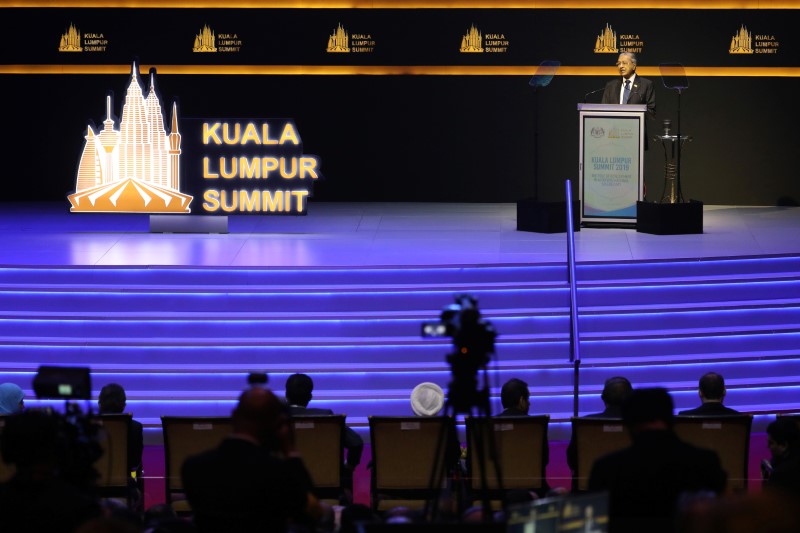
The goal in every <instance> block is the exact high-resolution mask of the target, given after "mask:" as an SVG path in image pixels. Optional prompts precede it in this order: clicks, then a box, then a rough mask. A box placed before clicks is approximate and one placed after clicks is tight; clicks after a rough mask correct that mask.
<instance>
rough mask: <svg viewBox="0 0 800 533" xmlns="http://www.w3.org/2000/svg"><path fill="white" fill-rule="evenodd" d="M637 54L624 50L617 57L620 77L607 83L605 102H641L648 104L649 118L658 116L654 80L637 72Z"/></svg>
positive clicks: (647, 140) (604, 92)
mask: <svg viewBox="0 0 800 533" xmlns="http://www.w3.org/2000/svg"><path fill="white" fill-rule="evenodd" d="M636 61H637V60H636V54H634V53H633V52H622V53H621V54H620V55H619V57H618V58H617V68H618V69H619V73H620V77H619V78H615V79H613V80H611V81H609V82H608V83H606V88H605V91H603V100H602V101H601V103H603V104H639V105H642V104H644V105H646V106H647V115H646V116H647V118H650V119H654V118H656V91H655V89H654V88H653V82H651V81H650V80H648V79H647V78H642V77H641V76H639V75H638V74H636ZM648 148H649V139H648V138H647V125H645V132H644V149H645V150H647V149H648Z"/></svg>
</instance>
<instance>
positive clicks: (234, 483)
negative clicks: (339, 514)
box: [181, 387, 319, 533]
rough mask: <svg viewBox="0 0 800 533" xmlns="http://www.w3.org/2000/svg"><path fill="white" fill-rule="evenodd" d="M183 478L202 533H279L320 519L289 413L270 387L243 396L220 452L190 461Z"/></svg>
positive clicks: (217, 450) (193, 458)
mask: <svg viewBox="0 0 800 533" xmlns="http://www.w3.org/2000/svg"><path fill="white" fill-rule="evenodd" d="M181 474H182V479H183V485H184V488H185V490H186V497H187V499H188V500H189V505H190V506H191V508H192V511H193V513H194V521H195V525H196V526H197V529H198V531H199V532H201V533H207V532H226V533H227V532H230V533H233V532H248V533H250V532H256V531H269V532H280V531H286V529H287V527H288V526H289V524H290V523H291V524H309V523H310V522H312V521H313V520H315V519H316V518H318V516H317V515H318V512H319V505H318V503H317V501H316V499H315V498H314V497H313V496H312V495H311V489H312V485H311V479H310V477H309V475H308V472H307V471H306V469H305V466H304V465H303V462H302V461H301V460H300V458H299V457H297V456H296V454H295V451H294V445H293V440H292V431H291V424H290V423H289V414H288V412H287V410H286V409H285V406H284V405H283V404H282V403H281V401H280V400H279V399H278V398H277V397H276V396H275V395H274V394H273V393H272V392H271V391H269V390H267V389H263V388H259V387H254V388H252V389H249V390H247V391H245V392H243V393H242V395H241V396H240V397H239V403H238V405H237V406H236V408H235V409H234V411H233V432H232V433H231V435H230V436H229V437H227V438H226V439H225V440H223V442H222V443H221V444H220V445H219V446H218V447H217V448H216V449H214V450H211V451H208V452H205V453H202V454H199V455H196V456H193V457H189V458H188V459H186V461H185V462H184V464H183V467H182V469H181Z"/></svg>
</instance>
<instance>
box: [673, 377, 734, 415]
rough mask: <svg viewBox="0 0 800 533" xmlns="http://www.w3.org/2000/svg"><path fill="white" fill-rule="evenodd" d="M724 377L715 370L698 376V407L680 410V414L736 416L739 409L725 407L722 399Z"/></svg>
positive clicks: (724, 392)
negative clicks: (699, 402)
mask: <svg viewBox="0 0 800 533" xmlns="http://www.w3.org/2000/svg"><path fill="white" fill-rule="evenodd" d="M726 393H727V391H726V390H725V379H723V377H722V376H720V375H719V374H717V373H715V372H709V373H707V374H705V375H703V377H701V378H700V387H699V389H698V394H699V395H700V401H701V402H702V403H701V404H700V407H695V408H694V409H688V410H686V411H680V412H679V413H678V414H679V415H681V416H737V415H741V414H742V413H740V412H739V411H737V410H735V409H731V408H730V407H725V406H724V405H722V401H723V400H724V399H725V394H726Z"/></svg>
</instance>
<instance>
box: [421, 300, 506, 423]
mask: <svg viewBox="0 0 800 533" xmlns="http://www.w3.org/2000/svg"><path fill="white" fill-rule="evenodd" d="M422 336H423V337H451V338H452V339H453V346H454V347H455V351H454V352H453V353H451V354H449V355H448V356H447V362H448V363H449V364H450V368H451V371H452V374H453V380H452V381H451V382H450V386H449V392H448V399H447V401H448V404H449V406H450V407H452V409H453V411H454V412H455V413H469V412H470V411H471V409H472V408H473V407H476V408H478V409H479V411H481V410H482V411H483V414H488V410H489V391H488V387H487V386H484V388H483V390H481V391H479V390H478V377H477V376H478V371H479V370H481V369H484V370H485V368H486V365H488V364H489V360H490V358H491V355H492V354H493V353H494V350H495V348H494V341H495V338H496V337H497V332H496V331H495V329H494V327H493V326H492V324H491V322H489V321H488V320H484V319H483V318H481V312H480V311H479V310H478V301H477V300H476V299H475V298H473V297H472V296H469V295H467V294H459V295H456V297H455V303H454V304H450V305H448V306H447V307H445V308H444V309H443V310H442V314H441V315H440V317H439V321H438V322H424V323H423V324H422Z"/></svg>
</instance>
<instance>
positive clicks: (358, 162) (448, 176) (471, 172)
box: [0, 9, 800, 205]
mask: <svg viewBox="0 0 800 533" xmlns="http://www.w3.org/2000/svg"><path fill="white" fill-rule="evenodd" d="M0 13H2V14H3V21H4V29H5V30H7V31H6V34H7V35H6V38H7V42H9V43H17V45H16V46H13V47H6V48H5V49H4V51H3V55H2V56H0V69H2V68H3V67H5V68H6V70H5V71H3V72H6V73H5V74H0V101H2V102H3V106H4V108H5V111H4V113H3V115H4V118H3V128H2V130H3V134H2V135H3V142H2V148H1V149H2V158H3V170H2V174H3V182H4V185H5V187H4V188H3V194H2V198H3V199H4V200H17V201H19V200H60V199H63V198H64V197H65V196H66V195H67V194H68V193H70V192H72V191H73V190H74V176H75V170H76V167H77V162H78V158H79V156H80V151H81V148H82V146H83V142H84V141H83V135H85V130H86V125H87V123H88V122H89V121H94V122H95V123H98V124H99V123H101V121H102V120H103V118H104V114H105V104H104V102H105V100H104V98H105V95H106V92H107V91H108V90H109V89H112V90H114V91H115V92H116V94H118V95H122V94H123V92H124V89H125V87H126V86H127V77H126V76H124V75H122V74H119V75H118V74H102V75H101V74H35V73H11V71H12V70H13V69H11V68H10V67H9V66H10V65H106V64H114V65H124V64H126V63H129V62H130V61H131V60H132V59H133V58H134V57H138V58H139V59H140V60H141V61H142V63H143V64H144V65H155V66H159V65H212V66H213V65H225V64H231V65H233V64H242V65H256V64H267V65H354V66H358V65H394V66H398V65H399V66H406V65H408V66H425V65H428V66H430V65H433V66H437V65H440V66H445V67H446V66H448V65H455V66H470V65H474V66H481V65H485V66H502V65H517V66H519V65H531V69H530V71H531V72H530V73H531V74H533V71H534V70H535V65H537V64H538V63H539V62H540V61H541V60H543V59H558V60H560V61H561V62H562V63H563V65H564V68H567V67H569V66H579V67H581V68H582V69H583V70H579V71H578V72H579V74H578V75H558V76H556V77H555V79H554V80H553V82H552V83H551V84H550V85H549V86H548V87H546V88H545V89H544V90H542V91H541V92H540V94H539V99H538V103H539V105H538V109H536V107H535V106H534V103H535V99H534V97H533V92H532V89H531V88H530V87H529V86H528V79H529V77H530V76H529V75H528V74H524V75H522V74H521V75H494V74H488V75H443V74H441V75H436V74H434V75H377V76H373V75H358V74H350V75H221V74H203V75H192V74H164V73H162V74H159V76H158V79H157V86H158V88H159V92H160V94H161V97H162V102H163V103H168V102H169V101H171V100H172V99H173V98H176V99H178V101H179V105H180V112H181V115H182V116H184V117H190V116H193V117H211V116H216V117H222V116H224V117H229V118H237V117H267V118H269V117H292V118H294V119H295V122H296V124H297V126H298V129H299V132H300V135H301V136H302V139H303V143H304V148H305V152H306V153H310V154H315V155H317V156H319V157H320V158H321V165H322V166H321V169H322V171H323V173H324V174H325V177H326V180H325V181H323V182H321V183H318V184H317V185H316V186H315V189H314V200H315V201H325V200H330V201H454V202H455V201H463V202H513V201H516V200H518V199H520V198H523V197H525V196H530V195H531V193H532V184H531V176H532V169H533V166H534V164H536V162H535V161H534V160H533V142H534V132H533V128H532V124H533V119H534V116H535V113H537V112H538V113H539V126H540V149H539V154H540V161H539V165H540V167H539V168H540V175H541V180H542V184H541V185H542V197H543V198H544V199H558V198H562V197H563V183H564V180H565V179H568V178H569V179H572V180H573V182H575V181H576V180H577V159H578V139H577V127H578V119H577V111H576V104H577V103H578V102H581V101H582V100H583V99H584V95H585V94H586V93H587V92H589V91H592V90H594V89H598V88H600V87H602V86H603V84H604V83H605V81H606V80H607V79H608V78H609V77H611V76H613V74H614V72H615V70H614V68H613V66H612V65H613V63H614V60H615V59H616V56H615V55H614V54H594V53H593V51H592V48H593V45H594V39H595V36H596V35H597V34H598V33H599V32H600V31H601V30H602V29H603V28H604V27H605V25H606V23H611V25H612V26H613V27H614V28H615V31H617V32H618V33H619V34H623V33H635V34H639V35H640V37H641V39H642V40H643V41H644V43H645V45H644V50H643V52H642V53H641V54H640V64H641V65H643V66H652V65H655V64H658V63H660V62H664V61H680V62H681V63H683V64H685V65H686V66H687V67H729V71H727V75H724V76H717V75H708V76H705V75H702V71H700V75H696V76H692V77H691V78H690V85H691V86H690V88H689V89H688V90H686V91H685V92H684V94H683V97H682V118H683V121H682V123H683V132H684V133H685V134H689V135H691V136H692V137H693V138H694V140H693V142H692V143H691V144H690V145H688V147H687V148H686V150H685V152H684V161H683V163H684V164H683V167H682V172H683V184H684V185H683V189H684V194H685V196H687V197H691V198H694V199H699V200H702V201H704V202H705V203H707V204H727V205H730V204H740V205H776V204H790V205H796V203H797V200H798V199H800V180H799V179H798V171H797V166H796V165H797V164H796V160H797V157H796V152H797V149H796V148H795V147H796V146H798V144H799V142H798V141H800V139H799V138H798V137H799V136H800V135H799V134H798V128H797V119H798V113H797V112H796V110H795V109H794V102H795V100H796V97H797V94H800V92H799V91H800V86H798V84H799V83H800V81H799V80H800V78H798V77H796V75H794V74H791V73H793V72H794V71H791V73H790V75H785V73H786V72H785V71H784V70H780V69H781V68H783V67H788V68H790V69H791V68H796V67H798V61H800V50H798V48H797V46H796V44H795V42H794V41H793V40H792V39H794V38H795V37H794V32H792V31H791V30H792V28H794V27H797V26H798V23H800V12H798V11H795V10H782V11H781V10H753V11H736V10H688V11H678V10H617V11H615V10H533V9H531V10H509V9H496V10H493V9H489V10H467V9H451V10H377V9H368V10H347V9H342V10H317V9H313V10H311V9H309V10H294V9H287V10H281V9H267V10H241V9H238V10H237V9H233V10H207V9H206V10H193V9H181V10H169V9H140V10H125V9H105V10H96V9H38V10H32V9H2V10H0ZM34 21H35V22H34ZM70 23H75V24H76V25H77V26H78V27H79V28H80V29H81V31H82V32H83V31H86V32H91V31H101V32H103V33H104V37H105V38H107V39H108V41H109V45H108V50H107V51H106V52H104V53H102V54H88V53H83V54H64V53H59V52H58V51H57V44H58V37H59V36H60V35H61V34H62V33H63V32H64V31H66V28H67V27H68V26H69V24H70ZM338 23H342V25H343V26H345V27H346V28H347V29H348V30H349V31H350V32H351V33H367V34H370V35H371V37H372V38H373V39H374V40H375V41H376V45H375V51H374V52H373V53H371V54H327V53H326V52H325V44H326V40H327V36H328V35H329V34H330V33H331V32H332V31H333V30H334V29H335V27H336V25H337V24H338ZM204 24H209V25H210V26H213V27H214V28H215V29H216V31H218V32H223V31H230V32H236V33H237V34H238V36H239V37H240V38H241V39H242V41H243V45H242V51H241V52H240V53H239V54H193V53H192V52H191V44H192V43H191V39H192V38H193V36H194V34H196V33H197V32H199V30H200V29H201V28H202V26H203V25H204ZM471 24H475V25H476V27H478V28H479V29H481V31H484V32H486V33H489V32H497V33H503V34H504V36H505V37H506V38H507V39H508V40H509V42H510V45H509V50H508V53H506V54H460V53H459V52H458V45H459V43H460V36H461V35H463V34H464V33H466V31H467V30H468V29H469V27H470V25H471ZM742 24H745V25H746V26H747V27H748V28H749V29H751V30H752V31H753V32H754V33H755V32H764V33H767V34H774V35H776V37H777V38H778V39H779V41H780V48H779V50H778V53H777V54H772V55H757V54H752V55H734V54H729V53H728V43H729V42H730V39H731V37H732V35H733V34H734V33H735V32H736V31H737V30H738V29H739V27H740V26H741V25H742ZM604 65H608V68H607V76H605V75H602V74H603V72H605V70H601V71H599V72H594V71H592V70H591V69H590V68H589V67H596V66H604ZM752 67H770V69H771V70H767V71H766V73H765V74H766V75H765V76H762V77H757V76H752V75H750V74H752V71H748V70H747V68H752ZM737 69H740V70H737ZM410 70H413V68H412V69H410ZM0 71H2V70H0ZM356 71H357V70H356ZM30 72H33V70H31V71H30ZM434 72H435V70H434ZM442 72H444V70H443V71H442ZM523 72H524V69H523ZM580 72H585V73H586V74H585V75H581V74H580ZM740 74H741V75H740ZM651 77H652V76H651ZM656 77H657V76H656ZM657 101H658V121H659V122H660V120H661V119H663V118H671V119H673V122H674V120H675V118H676V106H677V95H676V93H675V92H673V91H669V90H667V89H665V88H663V86H661V84H660V83H657ZM117 106H118V102H117V103H116V104H115V110H114V111H115V113H117V114H118V113H119V109H118V107H117ZM649 127H650V132H651V133H653V132H656V131H658V130H659V129H660V124H658V123H650V125H649ZM645 167H646V169H645V176H646V182H647V187H648V193H649V198H650V199H658V197H659V196H660V194H661V190H662V181H663V178H662V176H663V154H662V153H661V152H660V148H659V146H657V145H656V146H651V150H650V151H649V152H648V153H647V154H646V158H645Z"/></svg>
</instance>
